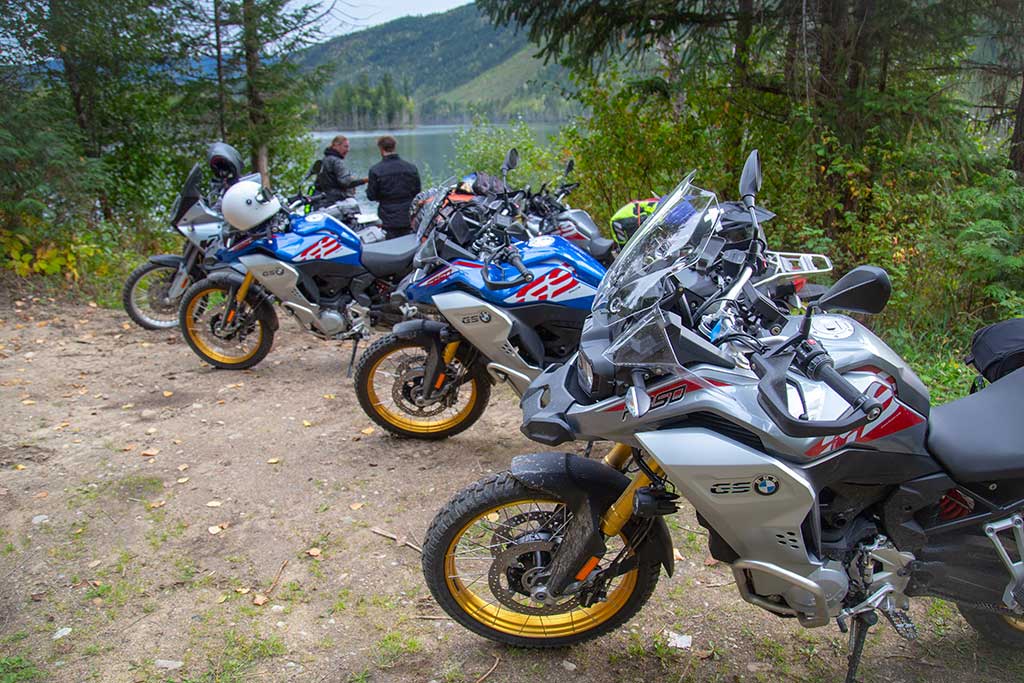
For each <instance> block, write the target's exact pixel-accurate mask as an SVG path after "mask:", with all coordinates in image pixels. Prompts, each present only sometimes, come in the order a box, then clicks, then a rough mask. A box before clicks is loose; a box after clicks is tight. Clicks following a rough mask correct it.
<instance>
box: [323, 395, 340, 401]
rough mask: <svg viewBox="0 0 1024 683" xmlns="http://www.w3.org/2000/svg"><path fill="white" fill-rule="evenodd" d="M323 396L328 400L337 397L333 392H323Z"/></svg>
mask: <svg viewBox="0 0 1024 683" xmlns="http://www.w3.org/2000/svg"><path fill="white" fill-rule="evenodd" d="M324 398H326V399H327V400H328V401H333V400H334V399H336V398H337V396H335V395H334V394H324Z"/></svg>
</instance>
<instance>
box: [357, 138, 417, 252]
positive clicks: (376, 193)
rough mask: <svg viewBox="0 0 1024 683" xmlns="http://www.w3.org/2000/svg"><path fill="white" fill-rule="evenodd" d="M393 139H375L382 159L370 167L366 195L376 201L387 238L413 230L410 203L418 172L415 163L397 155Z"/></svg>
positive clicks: (415, 189) (414, 193) (415, 188)
mask: <svg viewBox="0 0 1024 683" xmlns="http://www.w3.org/2000/svg"><path fill="white" fill-rule="evenodd" d="M397 144H398V143H396V142H395V139H394V138H393V137H391V136H390V135H384V136H382V137H380V138H378V140H377V149H379V150H380V156H381V159H380V161H379V162H377V163H376V164H374V165H373V166H372V167H371V168H370V177H369V185H367V186H366V198H367V199H369V200H370V201H374V202H379V204H378V208H377V215H378V216H379V217H380V222H381V227H383V228H384V232H385V234H386V235H387V237H388V239H391V238H393V237H400V236H402V235H406V234H408V233H410V232H411V231H412V226H411V225H410V223H409V206H410V205H411V204H412V200H413V197H415V196H416V195H417V194H419V191H420V189H421V188H420V173H419V171H418V170H417V169H416V166H415V165H413V164H411V163H409V162H408V161H405V160H404V159H401V158H399V156H398V154H397V153H396V152H395V148H396V147H397Z"/></svg>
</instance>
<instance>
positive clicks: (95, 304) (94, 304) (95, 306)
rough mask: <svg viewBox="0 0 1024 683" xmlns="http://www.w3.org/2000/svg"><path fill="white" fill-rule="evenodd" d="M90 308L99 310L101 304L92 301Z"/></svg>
mask: <svg viewBox="0 0 1024 683" xmlns="http://www.w3.org/2000/svg"><path fill="white" fill-rule="evenodd" d="M89 308H99V304H97V303H96V302H95V301H90V302H89Z"/></svg>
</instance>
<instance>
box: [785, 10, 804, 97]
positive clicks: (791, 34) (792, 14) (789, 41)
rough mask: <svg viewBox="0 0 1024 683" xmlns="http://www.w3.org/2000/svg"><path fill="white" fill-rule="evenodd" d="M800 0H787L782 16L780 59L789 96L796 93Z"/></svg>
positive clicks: (800, 16) (800, 17)
mask: <svg viewBox="0 0 1024 683" xmlns="http://www.w3.org/2000/svg"><path fill="white" fill-rule="evenodd" d="M801 10H802V6H801V2H800V0H788V1H787V2H786V4H785V12H784V16H785V18H786V52H785V56H784V57H783V61H782V64H783V66H782V73H783V80H784V81H785V83H786V92H788V93H789V94H790V96H794V95H796V92H797V89H796V60H797V55H798V51H799V43H800V21H801V19H802V18H803V17H802V15H801Z"/></svg>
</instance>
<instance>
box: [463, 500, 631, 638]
mask: <svg viewBox="0 0 1024 683" xmlns="http://www.w3.org/2000/svg"><path fill="white" fill-rule="evenodd" d="M540 505H555V506H562V504H561V503H559V502H557V501H552V500H540V499H538V500H520V501H512V502H508V503H502V504H500V505H496V506H494V507H492V508H490V509H488V510H485V511H484V512H482V513H480V514H479V515H477V516H476V517H474V518H473V519H472V520H470V521H469V522H468V523H467V524H466V525H465V526H463V527H462V529H460V530H459V532H458V533H457V534H455V537H454V538H453V539H452V542H451V544H449V546H448V548H447V550H446V551H445V558H444V575H445V584H446V586H447V588H448V592H449V593H450V594H451V596H452V597H453V598H454V599H455V602H456V603H457V604H458V605H459V607H461V608H462V610H463V611H464V612H465V613H466V614H467V615H468V616H470V617H471V618H473V619H474V620H476V621H478V622H479V623H481V624H483V625H484V626H487V627H489V628H492V629H495V630H496V631H500V632H502V633H507V634H509V635H514V636H519V637H522V638H543V639H551V638H561V637H566V636H572V635H578V634H580V633H585V632H586V631H589V630H591V629H594V628H597V627H598V626H600V625H601V624H603V623H604V622H606V621H608V620H609V619H611V618H612V617H613V616H615V615H616V614H617V613H618V612H619V611H620V610H621V609H622V608H623V607H624V606H625V605H626V602H627V601H628V600H629V598H630V597H631V596H632V595H633V591H634V590H636V586H637V576H638V569H633V570H631V571H629V572H626V573H625V574H623V575H622V576H619V577H616V579H613V580H612V583H611V584H610V585H609V588H608V597H607V600H605V601H603V602H597V603H595V604H594V605H592V606H591V607H579V606H577V607H576V608H574V609H572V610H571V611H568V612H564V613H562V614H551V615H539V614H524V613H522V612H516V611H514V610H513V609H511V608H509V607H506V606H503V605H501V604H500V603H499V602H498V600H497V598H493V599H492V600H488V599H486V598H485V597H484V596H482V595H480V594H479V593H477V592H476V591H474V590H473V588H474V587H479V588H481V589H486V588H487V587H488V584H487V580H486V579H487V577H486V575H483V578H482V583H481V578H474V579H473V580H472V581H469V582H468V583H467V582H466V580H465V579H464V577H463V576H462V575H461V574H460V572H459V568H458V567H457V560H458V558H459V557H460V555H462V553H463V552H464V551H459V550H457V546H458V545H459V542H460V541H461V540H462V539H463V537H464V536H465V534H466V532H467V531H468V530H469V529H470V528H471V527H473V526H474V525H476V524H478V523H480V522H481V521H482V520H485V519H486V520H488V521H490V520H491V519H492V517H493V516H494V515H495V514H497V515H498V516H499V519H500V511H501V510H502V508H508V507H512V506H517V507H520V508H522V507H523V506H532V507H536V508H538V509H539V506H540ZM551 512H552V514H555V513H556V510H553V511H551ZM490 528H491V529H493V527H490ZM620 539H621V540H622V542H623V543H628V541H627V539H626V537H625V535H620ZM614 555H615V553H614V552H611V553H609V554H608V555H606V557H609V556H611V557H614ZM462 556H463V557H465V556H464V555H462ZM476 559H480V560H481V563H482V561H484V560H486V559H487V558H476ZM489 570H490V565H488V571H489ZM465 578H466V579H468V578H471V577H465ZM616 582H617V583H616ZM492 597H493V596H492Z"/></svg>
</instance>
